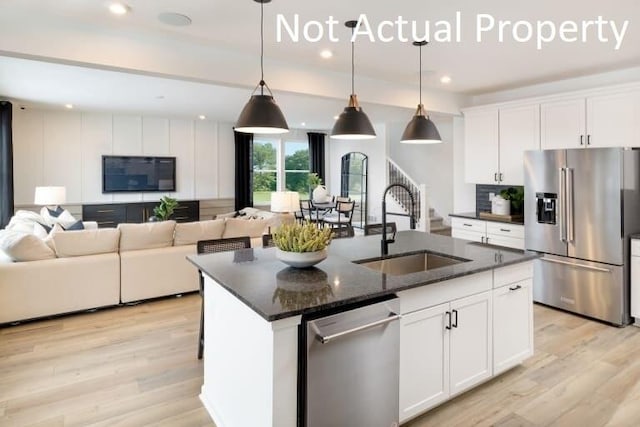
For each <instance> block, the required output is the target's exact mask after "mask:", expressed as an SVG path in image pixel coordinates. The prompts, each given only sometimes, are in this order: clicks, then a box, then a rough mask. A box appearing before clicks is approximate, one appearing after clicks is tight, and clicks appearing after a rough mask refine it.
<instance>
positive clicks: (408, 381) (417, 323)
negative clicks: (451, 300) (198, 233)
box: [400, 303, 449, 422]
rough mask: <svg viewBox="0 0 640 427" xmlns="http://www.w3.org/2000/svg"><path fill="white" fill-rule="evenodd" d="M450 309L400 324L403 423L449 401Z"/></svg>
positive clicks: (431, 311)
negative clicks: (448, 315)
mask: <svg viewBox="0 0 640 427" xmlns="http://www.w3.org/2000/svg"><path fill="white" fill-rule="evenodd" d="M448 308H449V304H448V303H446V304H441V305H437V306H435V307H431V308H427V309H424V310H420V311H416V312H413V313H410V314H406V315H403V316H402V319H401V320H400V422H402V421H404V420H406V419H408V418H411V417H413V416H414V415H417V414H419V413H421V412H424V411H425V410H426V409H428V408H431V407H432V406H435V405H437V404H438V403H441V402H443V401H445V400H447V399H448V398H449V331H448V330H447V329H445V326H446V325H447V324H448V321H447V320H448V319H447V315H446V313H447V311H448ZM445 322H447V323H446V324H445Z"/></svg>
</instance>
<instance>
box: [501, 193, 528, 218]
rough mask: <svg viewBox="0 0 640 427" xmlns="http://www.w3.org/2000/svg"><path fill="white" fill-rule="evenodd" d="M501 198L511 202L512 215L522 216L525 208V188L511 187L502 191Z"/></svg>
mask: <svg viewBox="0 0 640 427" xmlns="http://www.w3.org/2000/svg"><path fill="white" fill-rule="evenodd" d="M500 197H502V198H503V199H505V200H509V202H510V203H511V213H512V214H515V215H518V214H522V208H523V207H524V187H509V188H507V189H504V190H502V191H500Z"/></svg>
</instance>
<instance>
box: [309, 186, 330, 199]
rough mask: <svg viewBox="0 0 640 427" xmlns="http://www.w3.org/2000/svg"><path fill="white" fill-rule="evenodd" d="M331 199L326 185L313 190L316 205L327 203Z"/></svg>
mask: <svg viewBox="0 0 640 427" xmlns="http://www.w3.org/2000/svg"><path fill="white" fill-rule="evenodd" d="M328 198H329V192H328V191H327V187H325V186H324V185H318V186H317V187H316V188H314V189H313V193H312V199H313V202H314V203H326V201H327V199H328Z"/></svg>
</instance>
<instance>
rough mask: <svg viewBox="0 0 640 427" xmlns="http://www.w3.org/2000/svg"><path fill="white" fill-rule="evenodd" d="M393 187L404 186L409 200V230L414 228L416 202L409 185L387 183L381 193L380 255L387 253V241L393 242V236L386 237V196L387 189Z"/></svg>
mask: <svg viewBox="0 0 640 427" xmlns="http://www.w3.org/2000/svg"><path fill="white" fill-rule="evenodd" d="M393 187H400V188H404V190H405V191H406V192H407V193H408V194H409V200H411V210H410V211H409V228H410V229H411V230H415V229H416V217H415V211H416V209H415V208H416V206H415V205H416V202H415V199H414V198H413V193H411V190H410V189H409V187H407V186H406V185H404V184H400V183H395V184H389V185H388V186H387V188H385V189H384V193H382V240H381V241H380V251H381V252H382V256H385V255H389V243H393V242H395V239H394V238H391V239H387V201H386V197H387V192H389V190H391V189H392V188H393Z"/></svg>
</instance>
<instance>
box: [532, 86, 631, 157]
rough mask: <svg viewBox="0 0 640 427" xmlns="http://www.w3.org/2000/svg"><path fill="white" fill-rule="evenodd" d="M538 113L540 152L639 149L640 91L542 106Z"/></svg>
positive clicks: (548, 103)
mask: <svg viewBox="0 0 640 427" xmlns="http://www.w3.org/2000/svg"><path fill="white" fill-rule="evenodd" d="M540 111H541V147H542V149H543V150H548V149H555V148H588V147H634V146H638V145H640V92H639V91H627V92H622V93H615V94H606V95H595V96H589V97H582V98H574V99H569V100H559V101H552V102H543V103H542V104H541V105H540Z"/></svg>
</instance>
